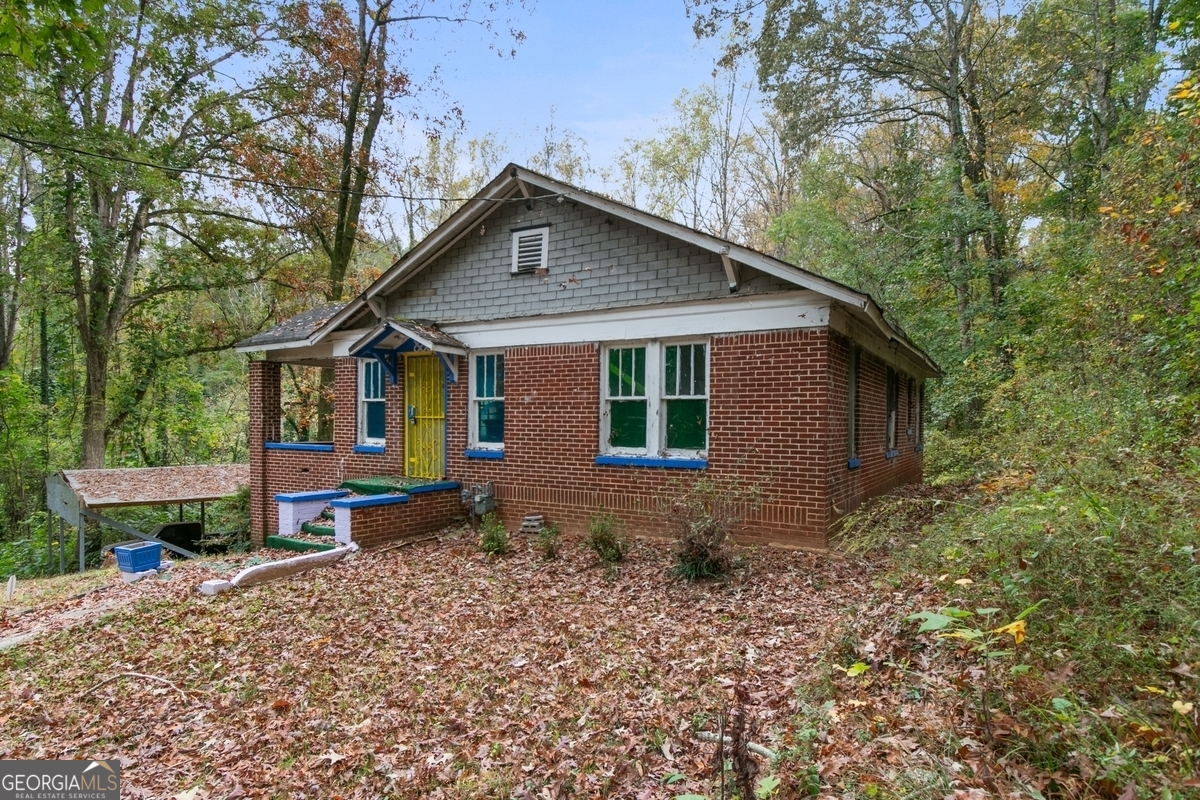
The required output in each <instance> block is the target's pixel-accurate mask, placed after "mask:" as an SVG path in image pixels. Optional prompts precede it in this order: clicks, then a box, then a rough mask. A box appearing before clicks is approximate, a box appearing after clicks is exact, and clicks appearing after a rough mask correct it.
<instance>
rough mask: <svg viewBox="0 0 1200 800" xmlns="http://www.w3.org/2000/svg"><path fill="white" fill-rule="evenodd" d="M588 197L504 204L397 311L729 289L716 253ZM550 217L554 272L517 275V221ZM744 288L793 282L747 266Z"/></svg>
mask: <svg viewBox="0 0 1200 800" xmlns="http://www.w3.org/2000/svg"><path fill="white" fill-rule="evenodd" d="M608 219H609V216H608V215H607V214H606V213H604V212H602V211H598V210H596V209H593V208H591V207H588V206H585V205H582V204H580V205H579V206H574V205H572V204H571V203H563V204H561V205H557V204H550V205H547V204H546V203H544V202H538V203H536V204H535V206H534V209H533V211H527V210H526V209H525V206H524V204H522V203H509V204H506V205H505V206H504V207H503V208H501V209H498V210H496V211H495V212H494V213H493V214H492V215H491V216H490V217H488V218H487V219H486V220H484V222H483V234H482V235H480V232H479V229H478V228H476V229H475V230H473V231H471V232H469V233H468V234H467V235H466V236H464V237H463V238H462V239H461V240H460V241H459V242H458V243H457V244H455V245H454V246H453V247H452V248H451V249H450V250H448V251H447V252H446V253H444V254H443V255H442V256H441V257H440V258H439V259H438V260H437V261H435V262H433V263H432V264H429V265H428V266H426V267H425V268H424V269H423V270H422V271H421V273H420V274H418V275H417V276H416V277H415V278H413V279H412V280H410V281H409V282H408V283H406V284H404V285H403V286H401V287H399V288H398V289H397V290H396V291H395V292H392V293H391V294H389V295H388V297H387V310H388V313H389V314H390V315H392V316H397V317H408V318H411V319H431V320H437V321H440V322H452V321H467V320H482V319H502V318H506V317H524V316H533V315H538V314H554V313H562V312H566V311H588V310H600V309H608V308H616V307H622V306H636V305H647V304H652V303H664V302H676V301H683V300H703V299H709V298H718V297H728V296H729V283H728V281H727V279H726V277H725V270H724V268H723V267H722V265H721V258H720V256H718V255H715V254H713V253H710V252H707V251H705V250H701V249H700V248H698V247H695V246H693V245H690V244H687V243H686V242H682V241H679V240H676V239H673V238H671V237H668V236H664V235H661V234H658V233H656V232H654V231H651V230H648V229H646V228H643V227H641V226H639V225H634V224H633V223H630V222H627V221H625V220H621V219H617V218H613V224H612V225H609V224H608V223H607V222H606V220H608ZM543 223H549V224H550V241H549V271H548V274H547V275H533V274H523V275H513V274H511V272H510V269H511V261H512V233H511V231H512V229H513V228H519V227H524V226H527V225H538V224H543ZM742 274H743V279H744V283H743V285H742V289H741V290H740V293H749V292H776V291H784V290H787V289H794V288H795V287H794V286H793V285H791V284H787V283H784V282H783V281H781V280H779V279H777V278H774V277H771V276H767V275H764V274H762V273H758V272H755V271H753V270H749V269H747V268H745V267H743V268H742Z"/></svg>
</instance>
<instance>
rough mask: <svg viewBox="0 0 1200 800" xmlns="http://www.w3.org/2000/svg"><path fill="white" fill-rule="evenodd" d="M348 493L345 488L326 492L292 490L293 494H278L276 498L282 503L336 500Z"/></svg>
mask: <svg viewBox="0 0 1200 800" xmlns="http://www.w3.org/2000/svg"><path fill="white" fill-rule="evenodd" d="M348 494H350V492H348V491H346V490H345V489H329V490H328V491H324V492H292V493H291V494H277V495H275V500H276V501H277V502H280V503H305V502H308V501H310V500H336V499H337V498H339V497H345V496H346V495H348Z"/></svg>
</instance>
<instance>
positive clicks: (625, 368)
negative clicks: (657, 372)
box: [606, 347, 649, 451]
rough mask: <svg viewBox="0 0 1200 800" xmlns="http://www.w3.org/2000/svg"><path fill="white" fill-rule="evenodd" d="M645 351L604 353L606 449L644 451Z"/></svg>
mask: <svg viewBox="0 0 1200 800" xmlns="http://www.w3.org/2000/svg"><path fill="white" fill-rule="evenodd" d="M648 405H649V403H648V400H647V397H646V348H645V347H614V348H612V349H610V350H609V351H608V409H607V411H608V414H607V415H606V416H607V417H608V437H607V440H606V441H607V442H608V446H609V447H610V448H612V449H614V450H639V451H645V450H646V441H647V439H646V432H647V431H646V421H647V419H648V416H649V415H648V414H647V406H648Z"/></svg>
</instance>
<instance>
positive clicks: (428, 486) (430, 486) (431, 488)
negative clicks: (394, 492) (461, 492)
mask: <svg viewBox="0 0 1200 800" xmlns="http://www.w3.org/2000/svg"><path fill="white" fill-rule="evenodd" d="M457 488H458V481H438V482H437V483H425V484H421V485H420V486H409V487H408V488H407V489H405V490H404V491H405V493H406V494H422V493H424V492H448V491H450V490H451V489H457Z"/></svg>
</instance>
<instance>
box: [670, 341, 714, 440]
mask: <svg viewBox="0 0 1200 800" xmlns="http://www.w3.org/2000/svg"><path fill="white" fill-rule="evenodd" d="M707 351H708V348H707V347H706V346H705V345H703V344H669V345H666V346H665V347H664V348H663V388H662V396H663V406H664V407H665V411H666V430H665V431H664V434H663V441H664V445H665V447H666V449H667V450H668V451H671V450H687V451H697V450H705V449H707V448H708V357H707V355H708V354H707Z"/></svg>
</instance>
